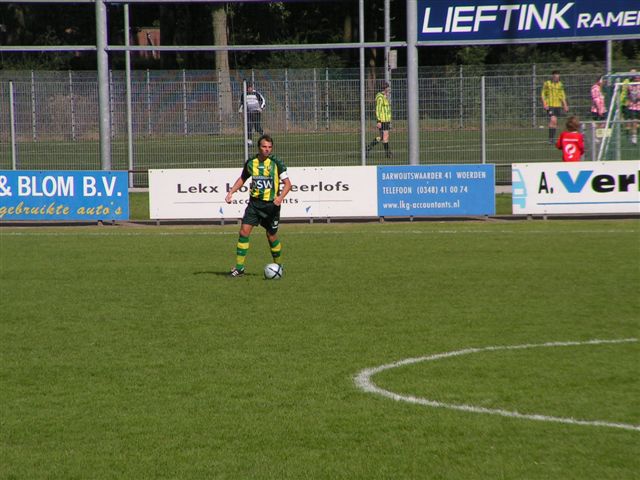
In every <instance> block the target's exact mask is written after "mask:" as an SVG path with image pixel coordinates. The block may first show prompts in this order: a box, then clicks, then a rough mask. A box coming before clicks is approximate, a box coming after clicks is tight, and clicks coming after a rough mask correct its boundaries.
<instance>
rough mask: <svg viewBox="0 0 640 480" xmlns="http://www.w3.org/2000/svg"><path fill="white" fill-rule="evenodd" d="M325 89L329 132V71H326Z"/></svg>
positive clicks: (326, 69)
mask: <svg viewBox="0 0 640 480" xmlns="http://www.w3.org/2000/svg"><path fill="white" fill-rule="evenodd" d="M324 82H325V83H324V85H325V86H324V88H325V109H326V115H325V116H326V121H327V125H326V127H325V128H326V129H327V130H329V69H328V68H325V69H324Z"/></svg>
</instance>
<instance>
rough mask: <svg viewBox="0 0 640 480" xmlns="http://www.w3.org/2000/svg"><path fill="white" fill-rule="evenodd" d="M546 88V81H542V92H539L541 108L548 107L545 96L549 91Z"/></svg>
mask: <svg viewBox="0 0 640 480" xmlns="http://www.w3.org/2000/svg"><path fill="white" fill-rule="evenodd" d="M547 89H548V84H547V82H544V84H543V85H542V93H541V94H540V98H542V108H544V109H545V110H546V109H547V108H548V104H547V97H548V95H549V93H548V90H547Z"/></svg>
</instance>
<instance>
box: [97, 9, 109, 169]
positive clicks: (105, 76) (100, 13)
mask: <svg viewBox="0 0 640 480" xmlns="http://www.w3.org/2000/svg"><path fill="white" fill-rule="evenodd" d="M107 45H108V40H107V5H106V4H105V2H104V0H96V49H97V55H98V108H99V110H100V111H99V130H100V164H101V166H102V170H111V124H110V121H109V120H110V118H109V117H110V115H109V55H108V53H107Z"/></svg>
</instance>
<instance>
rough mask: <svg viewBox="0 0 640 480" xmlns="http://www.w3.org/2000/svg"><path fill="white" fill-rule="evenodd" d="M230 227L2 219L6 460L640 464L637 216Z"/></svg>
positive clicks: (94, 471) (430, 469)
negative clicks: (241, 234)
mask: <svg viewBox="0 0 640 480" xmlns="http://www.w3.org/2000/svg"><path fill="white" fill-rule="evenodd" d="M236 228H237V227H236V226H211V227H122V226H104V227H67V228H36V229H29V228H9V227H2V228H0V255H1V256H0V267H1V275H0V299H1V303H2V320H1V323H0V325H1V328H2V331H1V339H2V348H1V349H0V405H1V406H2V415H1V422H2V423H1V428H0V458H1V459H2V460H1V461H0V478H6V479H38V478H52V479H54V478H55V479H69V478H91V479H107V478H118V479H122V478H127V479H143V478H180V479H210V478H229V479H237V478H264V479H283V478H291V479H294V478H295V479H299V478H327V479H335V478H343V479H354V478H358V479H372V478H403V479H404V478H430V479H487V478H491V479H494V478H495V479H498V478H500V479H524V478H526V479H550V478H553V479H597V480H601V479H616V480H619V479H634V478H637V476H638V472H639V471H640V403H639V402H638V398H640V378H639V376H638V365H639V360H640V343H638V342H637V341H630V342H627V343H611V344H608V343H603V344H587V343H582V342H588V341H590V340H594V339H602V340H616V339H629V338H638V337H640V313H639V312H640V295H639V291H638V285H640V268H639V259H640V223H639V222H638V221H636V220H609V221H604V220H602V221H597V220H591V221H566V220H553V221H551V220H550V221H485V222H412V223H409V222H406V223H385V224H377V223H365V224H312V225H298V224H287V225H284V226H283V228H282V232H281V238H282V241H283V245H284V260H285V265H286V270H285V277H284V278H283V279H282V280H281V281H265V280H263V279H262V275H261V270H262V266H263V265H264V264H266V263H267V262H269V261H270V258H269V256H268V249H267V247H266V242H265V239H264V236H263V234H262V233H261V232H260V233H258V232H257V231H256V233H255V234H254V235H253V237H252V243H251V250H250V252H249V257H248V260H247V262H248V263H247V269H248V270H247V271H248V274H247V275H246V276H245V277H244V278H240V279H233V280H231V279H228V278H226V276H225V273H226V272H227V271H228V269H229V267H230V266H231V265H232V263H233V258H234V252H235V242H236V235H237V232H236ZM547 342H581V343H579V344H572V345H564V346H556V347H552V346H547V347H535V348H534V347H532V348H526V349H518V350H507V349H505V350H494V351H486V350H484V351H478V352H475V353H472V354H468V355H459V356H451V357H447V358H442V359H439V360H435V361H425V362H420V363H415V364H413V365H404V366H400V367H399V368H393V369H388V370H385V371H382V372H380V373H379V374H377V375H374V376H373V377H372V380H373V381H374V382H375V383H376V385H377V386H378V387H380V388H383V389H386V390H389V391H392V392H397V393H398V394H402V395H411V396H415V397H420V398H423V399H428V400H433V401H436V402H440V404H442V405H449V404H467V405H471V406H476V407H482V408H485V409H489V410H492V409H503V410H505V411H517V412H520V413H522V414H539V415H542V416H543V417H540V419H539V420H531V419H522V418H509V417H503V416H497V415H491V414H488V413H473V412H469V411H456V410H451V409H448V408H444V406H443V407H441V408H433V407H430V406H426V405H422V404H415V403H408V402H404V401H394V400H392V399H389V398H385V397H383V396H380V395H377V394H374V393H368V392H365V391H363V390H361V389H359V388H358V387H357V386H356V383H355V378H356V376H357V375H358V374H359V372H361V371H362V370H363V369H366V368H373V367H376V366H380V365H386V364H390V363H393V362H398V361H401V360H403V359H407V358H417V357H422V356H431V355H435V354H439V353H446V352H455V351H458V350H462V349H467V348H472V347H473V348H478V349H482V348H485V347H490V346H498V347H501V346H518V345H527V344H528V345H533V344H543V343H547ZM550 417H562V418H569V419H574V420H584V421H587V422H597V421H600V422H608V423H616V424H624V425H627V427H628V428H626V429H625V428H616V427H612V426H595V425H592V424H584V425H582V424H575V423H574V424H571V423H557V422H553V421H551V420H550Z"/></svg>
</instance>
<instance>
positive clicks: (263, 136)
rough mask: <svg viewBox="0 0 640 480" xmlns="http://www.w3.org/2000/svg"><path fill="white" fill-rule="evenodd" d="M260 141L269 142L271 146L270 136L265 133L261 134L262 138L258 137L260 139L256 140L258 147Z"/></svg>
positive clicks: (271, 139)
mask: <svg viewBox="0 0 640 480" xmlns="http://www.w3.org/2000/svg"><path fill="white" fill-rule="evenodd" d="M262 140H266V141H267V142H269V143H270V144H271V145H273V138H271V135H268V134H266V133H264V134H262V136H260V138H259V139H258V146H260V142H261V141H262Z"/></svg>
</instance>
